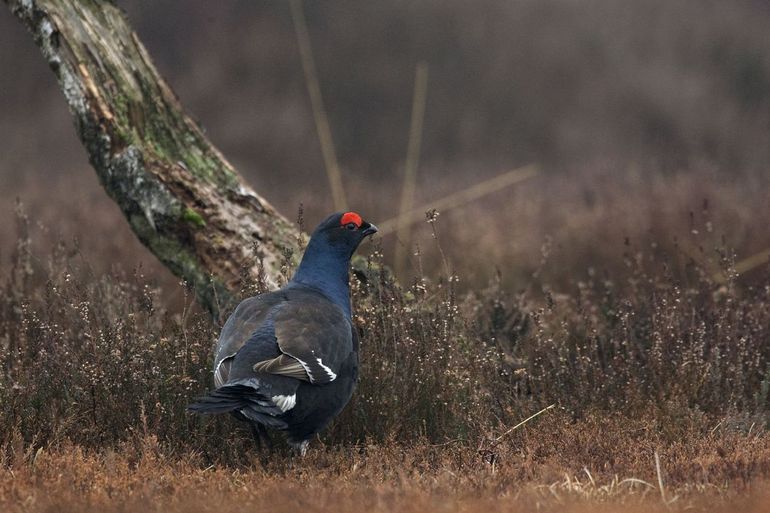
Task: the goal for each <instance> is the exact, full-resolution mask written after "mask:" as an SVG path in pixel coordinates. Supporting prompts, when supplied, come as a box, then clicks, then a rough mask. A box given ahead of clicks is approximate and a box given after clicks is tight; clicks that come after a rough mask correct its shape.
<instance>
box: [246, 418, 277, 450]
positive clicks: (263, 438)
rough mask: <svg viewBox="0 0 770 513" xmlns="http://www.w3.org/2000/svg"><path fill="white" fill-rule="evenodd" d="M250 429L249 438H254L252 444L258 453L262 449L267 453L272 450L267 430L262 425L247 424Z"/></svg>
mask: <svg viewBox="0 0 770 513" xmlns="http://www.w3.org/2000/svg"><path fill="white" fill-rule="evenodd" d="M249 427H250V428H251V436H252V437H253V438H254V443H255V444H256V445H257V450H259V451H260V452H261V451H262V448H263V447H264V448H265V449H267V450H268V451H269V450H271V449H272V448H273V443H272V441H271V440H270V436H268V434H267V428H265V426H263V425H262V424H258V423H254V422H249Z"/></svg>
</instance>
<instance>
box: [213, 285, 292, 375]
mask: <svg viewBox="0 0 770 513" xmlns="http://www.w3.org/2000/svg"><path fill="white" fill-rule="evenodd" d="M283 300H285V298H283V297H282V296H281V295H280V294H278V293H275V292H273V293H269V294H262V295H260V296H255V297H251V298H248V299H245V300H243V301H242V302H241V303H240V304H239V305H238V307H237V308H236V309H235V311H234V312H233V313H232V315H230V317H229V318H228V319H227V322H226V323H225V325H224V327H223V328H222V332H221V333H220V334H219V340H218V342H217V347H216V351H215V356H214V384H215V385H216V386H217V387H221V386H222V385H224V384H225V383H227V382H228V381H229V379H230V374H231V372H230V371H231V367H232V365H233V360H234V357H235V355H236V353H238V351H239V350H240V349H241V348H242V347H243V345H244V344H245V343H246V342H247V341H248V340H250V339H251V338H252V337H253V335H254V334H255V332H257V331H259V329H260V327H262V326H263V325H264V324H265V322H266V321H267V319H268V315H269V313H270V311H271V310H272V309H273V307H275V306H276V305H277V304H279V303H280V302H281V301H283Z"/></svg>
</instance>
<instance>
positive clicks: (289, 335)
mask: <svg viewBox="0 0 770 513" xmlns="http://www.w3.org/2000/svg"><path fill="white" fill-rule="evenodd" d="M273 325H274V329H275V337H276V339H277V341H278V349H279V350H280V351H281V353H283V354H281V355H279V356H277V357H275V358H273V359H270V360H266V361H261V362H258V363H257V364H256V365H254V370H255V371H257V372H268V373H271V374H279V375H283V376H290V377H293V378H296V379H301V380H305V381H310V382H311V383H314V384H318V385H322V384H325V383H329V382H331V381H334V379H335V378H336V377H337V374H338V373H339V370H340V366H341V365H342V362H343V361H344V360H345V358H347V356H348V355H349V354H350V353H351V352H352V351H353V337H352V330H351V325H350V321H349V320H348V319H347V318H346V317H345V315H344V314H343V312H342V310H341V309H340V308H339V307H338V306H336V305H334V304H333V303H332V302H330V301H328V300H327V299H326V298H320V297H313V298H309V299H305V300H298V301H288V302H286V303H284V304H282V305H281V306H280V308H279V309H277V312H276V313H275V315H274V317H273Z"/></svg>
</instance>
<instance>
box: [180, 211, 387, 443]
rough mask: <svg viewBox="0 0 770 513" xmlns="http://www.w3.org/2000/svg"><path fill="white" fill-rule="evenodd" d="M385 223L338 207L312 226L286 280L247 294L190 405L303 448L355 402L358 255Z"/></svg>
mask: <svg viewBox="0 0 770 513" xmlns="http://www.w3.org/2000/svg"><path fill="white" fill-rule="evenodd" d="M376 232H377V227H376V226H375V225H373V224H372V223H369V222H367V221H364V220H363V219H362V217H361V216H360V215H359V214H358V213H356V212H337V213H334V214H332V215H330V216H329V217H327V218H326V219H325V220H324V221H323V222H321V223H320V224H319V225H318V227H317V228H316V229H315V230H314V231H313V233H312V235H311V237H310V240H309V241H308V245H307V248H306V249H305V252H304V254H303V256H302V260H301V262H300V264H299V266H298V267H297V270H296V272H295V273H294V275H293V276H292V278H291V279H290V280H289V281H288V282H287V283H286V285H285V286H283V287H282V288H280V289H278V290H276V291H272V292H267V293H265V294H260V295H258V296H254V297H250V298H248V299H245V300H243V301H242V302H241V303H240V304H239V305H238V306H237V307H236V309H235V310H234V311H233V313H232V314H231V315H230V317H229V318H228V319H227V321H226V322H225V324H224V326H223V327H222V331H221V332H220V335H219V339H218V341H217V345H216V348H215V352H214V386H215V388H214V390H212V391H210V392H209V393H208V394H207V395H205V396H204V397H201V398H199V399H197V400H196V402H194V403H192V404H190V405H189V406H188V410H189V411H191V412H194V413H198V414H204V415H206V414H223V413H230V414H232V415H234V416H235V417H236V418H237V419H239V420H241V421H244V422H247V423H248V424H249V427H250V428H251V432H252V435H253V436H254V440H255V442H256V444H257V446H258V447H259V446H261V445H262V442H264V441H266V442H268V443H269V437H268V436H267V429H268V428H269V429H275V430H280V431H284V432H285V433H286V435H287V440H288V442H289V444H290V445H291V446H292V447H293V448H294V449H295V450H296V451H297V452H299V454H301V455H302V456H304V455H305V453H306V451H307V447H308V444H309V441H310V439H311V438H312V437H313V436H315V435H316V434H317V433H319V432H320V431H322V430H323V429H324V428H325V427H326V426H327V425H328V424H329V422H330V421H331V420H332V419H333V418H335V417H336V416H337V415H338V414H339V413H340V412H341V411H342V409H343V408H344V407H345V405H346V404H347V403H348V401H350V398H351V397H352V395H353V391H354V389H355V387H356V384H357V382H358V365H359V358H358V334H357V332H356V329H355V327H354V325H353V321H352V317H351V301H350V283H349V270H350V259H351V258H352V256H353V253H354V252H355V250H356V249H357V248H358V246H359V244H360V243H361V242H362V241H363V240H364V239H365V238H366V237H368V236H370V235H372V234H374V233H376Z"/></svg>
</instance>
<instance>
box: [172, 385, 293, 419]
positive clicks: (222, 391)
mask: <svg viewBox="0 0 770 513" xmlns="http://www.w3.org/2000/svg"><path fill="white" fill-rule="evenodd" d="M187 411H191V412H193V413H198V414H201V415H217V414H221V413H230V412H236V411H237V412H240V413H241V414H243V415H244V416H245V417H246V418H248V419H250V420H253V421H255V422H259V423H260V424H264V425H266V426H269V427H273V428H278V429H281V428H285V427H286V423H285V422H284V421H282V420H280V419H277V418H275V416H276V415H280V414H282V413H283V411H281V409H280V408H278V407H277V406H276V405H275V403H273V402H272V401H271V400H270V399H268V398H266V397H264V396H262V395H260V394H259V393H258V388H256V387H255V386H254V385H253V384H238V383H233V384H229V385H224V386H222V387H220V388H217V389H216V390H213V391H211V392H209V394H208V395H206V396H204V397H200V398H198V400H197V401H196V402H194V403H192V404H190V405H189V406H187Z"/></svg>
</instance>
